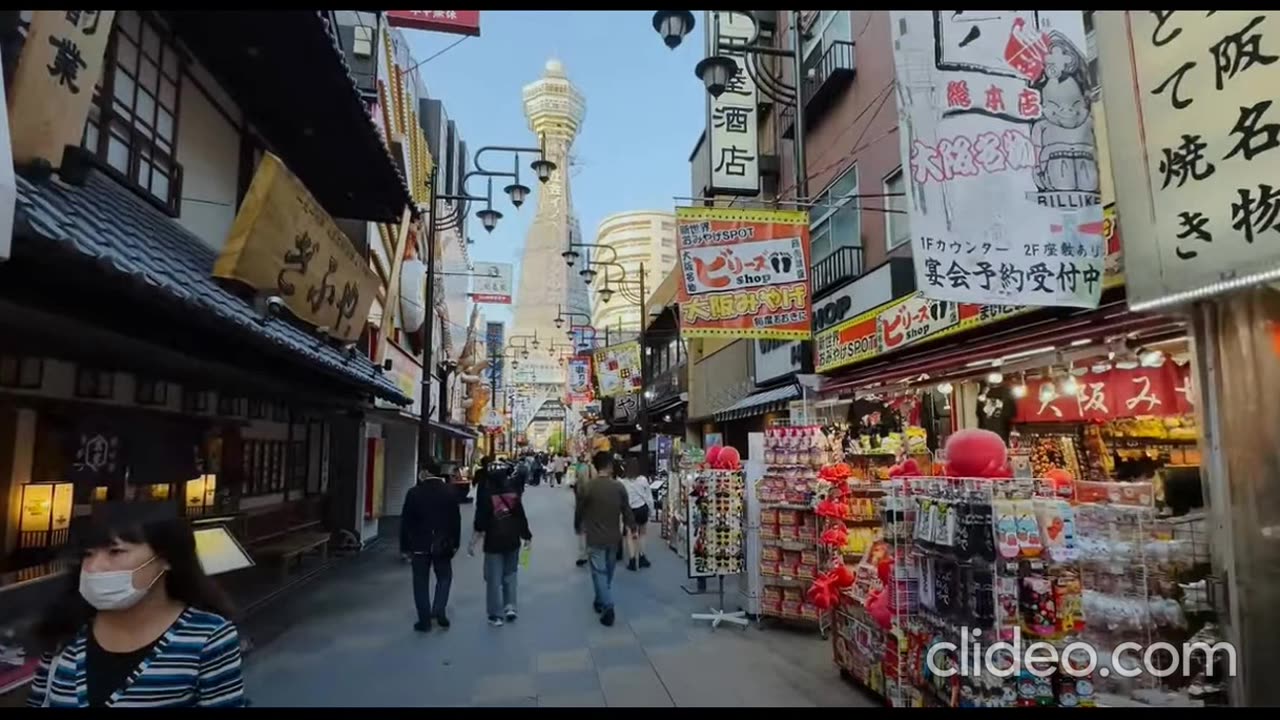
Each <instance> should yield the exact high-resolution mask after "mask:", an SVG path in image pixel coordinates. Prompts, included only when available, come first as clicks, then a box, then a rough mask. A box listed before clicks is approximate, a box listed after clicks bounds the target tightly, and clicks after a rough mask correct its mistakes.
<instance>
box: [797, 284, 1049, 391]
mask: <svg viewBox="0 0 1280 720" xmlns="http://www.w3.org/2000/svg"><path fill="white" fill-rule="evenodd" d="M1032 309H1034V308H1029V307H1020V306H1017V305H973V304H970V303H953V302H948V301H946V300H932V299H929V298H927V297H925V296H924V294H923V293H920V292H914V293H911V294H910V295H907V296H905V297H902V298H899V299H898V300H894V301H893V302H889V303H885V304H884V305H881V306H880V307H878V308H875V309H873V310H868V311H867V312H865V313H862V314H861V315H858V316H857V317H854V318H852V319H850V320H847V321H845V322H842V323H840V324H839V325H835V326H833V327H830V328H827V329H825V330H822V331H821V332H819V333H818V335H817V342H816V343H815V345H816V346H817V349H816V352H817V362H816V363H815V368H814V369H815V371H816V372H819V373H824V372H828V371H830V370H835V369H837V368H841V367H844V366H846V365H852V364H854V363H858V362H862V361H864V360H869V359H871V358H873V357H876V356H878V355H883V354H885V353H890V352H893V351H895V350H899V349H901V348H904V347H906V346H908V345H912V344H914V343H918V342H921V341H924V340H936V339H938V338H943V337H947V336H949V335H954V334H956V333H959V332H963V331H965V330H969V329H971V328H975V327H978V326H979V325H986V324H988V323H993V322H996V321H999V320H1004V319H1005V318H1010V317H1013V316H1015V315H1020V314H1022V313H1025V312H1028V311H1030V310H1032Z"/></svg>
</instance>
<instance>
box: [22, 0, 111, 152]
mask: <svg viewBox="0 0 1280 720" xmlns="http://www.w3.org/2000/svg"><path fill="white" fill-rule="evenodd" d="M115 15H116V12H115V11H114V10H35V11H33V12H32V16H31V24H30V26H29V27H28V28H27V37H26V41H25V42H23V43H22V54H21V56H20V57H19V58H18V65H17V67H16V68H14V70H13V81H12V83H11V84H10V86H9V98H8V99H9V134H10V137H11V138H12V141H13V161H14V162H15V163H17V164H18V165H20V166H21V165H27V164H28V163H30V162H31V161H33V160H37V159H43V160H47V161H49V163H50V164H52V165H53V166H54V167H59V166H61V165H62V152H63V150H64V149H65V148H66V146H67V145H75V146H78V145H80V138H81V136H82V135H84V125H85V119H86V118H87V117H89V105H90V104H91V103H92V102H93V94H94V86H96V85H97V84H98V78H99V76H100V75H101V74H102V65H103V60H104V55H105V54H106V50H107V39H108V38H109V37H111V24H112V22H113V21H114V20H115ZM15 22H16V21H15Z"/></svg>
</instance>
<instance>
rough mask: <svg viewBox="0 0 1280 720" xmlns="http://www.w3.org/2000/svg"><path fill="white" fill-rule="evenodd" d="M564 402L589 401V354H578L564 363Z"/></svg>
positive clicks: (572, 403)
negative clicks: (565, 376) (565, 374)
mask: <svg viewBox="0 0 1280 720" xmlns="http://www.w3.org/2000/svg"><path fill="white" fill-rule="evenodd" d="M565 372H566V373H567V378H566V380H565V402H567V403H569V404H570V405H577V404H580V403H589V402H591V398H592V397H593V395H592V391H591V356H590V355H580V356H578V357H573V358H569V361H568V362H567V363H565Z"/></svg>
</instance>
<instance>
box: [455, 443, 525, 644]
mask: <svg viewBox="0 0 1280 720" xmlns="http://www.w3.org/2000/svg"><path fill="white" fill-rule="evenodd" d="M522 481H523V479H522V477H521V476H520V474H519V473H516V472H514V468H512V467H511V466H510V465H508V464H506V463H493V464H492V465H490V466H489V468H488V470H487V472H486V473H485V479H484V482H483V483H482V484H481V485H480V490H479V494H478V495H477V497H476V514H475V523H474V525H473V531H474V532H473V533H472V535H471V542H470V544H469V545H468V547H467V552H468V554H471V555H475V554H476V545H478V544H483V546H484V582H485V609H486V611H487V612H488V615H489V624H490V625H492V626H494V627H501V626H502V625H503V623H504V621H505V622H514V621H515V619H516V616H517V611H516V571H517V570H518V569H519V566H520V542H521V540H523V541H524V546H525V548H531V547H532V546H533V534H532V533H530V532H529V518H528V517H527V516H526V515H525V510H524V503H523V502H522V500H523V495H524V493H523V492H522V490H523V488H522V487H521V483H522Z"/></svg>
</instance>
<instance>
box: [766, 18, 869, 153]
mask: <svg viewBox="0 0 1280 720" xmlns="http://www.w3.org/2000/svg"><path fill="white" fill-rule="evenodd" d="M853 48H854V46H853V43H851V42H848V41H845V40H836V41H834V42H832V43H831V44H830V45H829V46H828V47H827V48H826V49H825V50H823V51H822V52H821V53H817V54H814V55H812V56H810V58H809V60H808V61H807V62H805V64H804V66H803V67H802V68H801V69H802V71H803V73H802V74H803V75H804V82H803V83H801V97H803V98H804V119H805V122H806V123H814V122H817V121H818V120H819V119H820V118H822V116H823V115H826V113H827V111H828V110H830V109H831V107H832V106H833V105H835V102H836V100H838V99H839V98H840V95H841V93H842V92H843V91H844V90H845V88H847V87H849V85H851V84H853V78H854V75H855V74H856V70H857V68H856V67H855V62H854V61H855V57H856V56H855V54H854V51H853ZM782 122H783V128H782V137H784V138H787V139H791V138H794V137H795V132H796V117H795V108H794V107H790V106H788V107H785V108H783V110H782Z"/></svg>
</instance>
